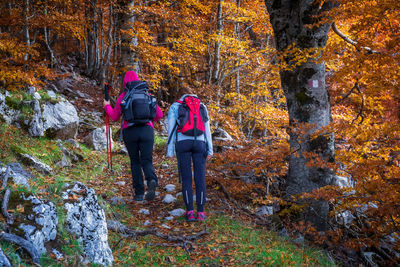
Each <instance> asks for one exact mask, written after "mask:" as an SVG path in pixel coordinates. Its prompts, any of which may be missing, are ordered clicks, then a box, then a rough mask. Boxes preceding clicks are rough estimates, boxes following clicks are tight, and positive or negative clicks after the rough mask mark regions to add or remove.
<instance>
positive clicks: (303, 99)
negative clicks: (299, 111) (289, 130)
mask: <svg viewBox="0 0 400 267" xmlns="http://www.w3.org/2000/svg"><path fill="white" fill-rule="evenodd" d="M296 99H297V102H299V103H300V105H302V106H304V105H306V104H309V103H310V102H311V100H312V98H311V97H309V96H308V95H307V91H306V90H303V91H301V92H299V93H297V94H296Z"/></svg>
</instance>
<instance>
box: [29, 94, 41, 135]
mask: <svg viewBox="0 0 400 267" xmlns="http://www.w3.org/2000/svg"><path fill="white" fill-rule="evenodd" d="M33 112H34V115H33V118H32V120H31V122H30V124H29V129H28V132H29V134H30V135H31V136H34V137H38V136H43V135H44V126H43V120H42V110H41V108H40V103H39V101H38V100H37V99H35V100H34V101H33Z"/></svg>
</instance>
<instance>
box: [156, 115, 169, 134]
mask: <svg viewBox="0 0 400 267" xmlns="http://www.w3.org/2000/svg"><path fill="white" fill-rule="evenodd" d="M159 124H160V125H161V131H158V135H161V136H168V116H166V117H164V118H163V119H161V120H160V121H159Z"/></svg>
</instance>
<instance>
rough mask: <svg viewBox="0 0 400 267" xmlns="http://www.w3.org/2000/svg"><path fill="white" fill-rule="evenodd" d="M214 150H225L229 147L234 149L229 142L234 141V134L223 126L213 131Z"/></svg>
mask: <svg viewBox="0 0 400 267" xmlns="http://www.w3.org/2000/svg"><path fill="white" fill-rule="evenodd" d="M211 136H212V139H213V148H214V152H223V151H225V150H228V149H233V147H232V146H231V145H230V144H229V143H230V142H231V141H233V138H232V136H230V134H228V132H227V131H225V130H224V129H222V128H216V129H215V130H214V132H213V133H212V135H211Z"/></svg>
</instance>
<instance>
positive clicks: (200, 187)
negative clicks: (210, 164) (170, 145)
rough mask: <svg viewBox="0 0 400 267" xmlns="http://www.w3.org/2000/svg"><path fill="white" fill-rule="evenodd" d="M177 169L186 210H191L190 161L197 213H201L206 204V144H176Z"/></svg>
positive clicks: (199, 142) (184, 142)
mask: <svg viewBox="0 0 400 267" xmlns="http://www.w3.org/2000/svg"><path fill="white" fill-rule="evenodd" d="M176 154H177V158H178V168H179V172H180V174H181V176H182V195H183V200H184V201H185V205H186V210H193V189H192V161H193V171H194V183H195V186H196V204H197V211H198V212H199V211H200V212H203V211H204V205H205V203H206V157H207V152H206V143H205V142H204V141H198V140H183V141H178V142H177V143H176Z"/></svg>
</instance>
